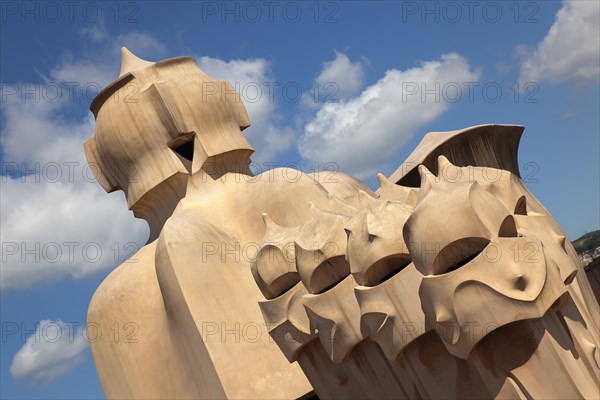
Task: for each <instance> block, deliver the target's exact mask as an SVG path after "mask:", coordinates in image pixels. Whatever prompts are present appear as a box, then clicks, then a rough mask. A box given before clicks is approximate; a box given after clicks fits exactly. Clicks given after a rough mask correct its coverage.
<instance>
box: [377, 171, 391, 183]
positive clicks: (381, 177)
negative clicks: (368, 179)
mask: <svg viewBox="0 0 600 400" xmlns="http://www.w3.org/2000/svg"><path fill="white" fill-rule="evenodd" d="M377 181H378V182H379V186H381V187H383V186H384V185H386V184H387V183H388V182H389V181H388V178H387V177H386V176H385V175H384V174H382V173H381V172H378V173H377Z"/></svg>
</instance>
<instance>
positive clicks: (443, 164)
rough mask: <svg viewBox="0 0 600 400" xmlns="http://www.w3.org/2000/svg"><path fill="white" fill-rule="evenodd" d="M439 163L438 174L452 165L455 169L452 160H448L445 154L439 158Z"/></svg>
mask: <svg viewBox="0 0 600 400" xmlns="http://www.w3.org/2000/svg"><path fill="white" fill-rule="evenodd" d="M437 162H438V172H439V171H442V170H443V169H444V168H446V166H448V165H451V166H453V167H454V164H452V163H451V162H450V160H448V158H447V157H446V156H445V155H443V154H442V155H440V156H438V159H437Z"/></svg>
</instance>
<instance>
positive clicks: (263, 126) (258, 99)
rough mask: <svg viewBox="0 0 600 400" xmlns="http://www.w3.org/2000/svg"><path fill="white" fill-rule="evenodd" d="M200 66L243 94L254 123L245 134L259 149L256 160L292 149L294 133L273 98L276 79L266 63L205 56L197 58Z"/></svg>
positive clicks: (209, 74)
mask: <svg viewBox="0 0 600 400" xmlns="http://www.w3.org/2000/svg"><path fill="white" fill-rule="evenodd" d="M198 64H199V66H200V68H201V69H202V70H203V71H204V72H205V73H206V74H207V75H208V76H210V77H211V78H214V79H225V80H227V81H229V82H230V83H231V84H232V85H233V86H234V87H235V88H236V90H237V91H238V93H239V94H240V97H241V98H242V101H243V102H244V105H245V106H246V110H247V111H248V116H249V117H250V123H251V124H252V125H251V126H250V127H249V128H248V129H246V130H245V131H244V134H245V135H246V136H247V138H248V141H249V142H250V144H252V146H253V147H254V148H255V149H256V153H255V154H254V155H253V157H252V159H253V160H254V161H256V162H259V163H260V162H266V161H273V160H274V158H275V156H276V155H277V154H278V153H281V152H282V151H285V150H287V149H289V148H290V147H291V145H292V142H293V140H294V131H293V129H292V128H290V127H288V126H284V125H283V124H282V123H281V122H280V120H281V117H280V115H279V114H278V112H277V104H276V102H275V100H276V96H275V95H274V90H275V86H274V84H275V83H276V80H275V78H274V77H273V74H272V73H271V70H270V65H269V62H268V61H267V60H265V59H261V58H259V59H248V60H230V61H224V60H220V59H218V58H211V57H206V56H205V57H198Z"/></svg>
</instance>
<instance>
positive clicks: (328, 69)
mask: <svg viewBox="0 0 600 400" xmlns="http://www.w3.org/2000/svg"><path fill="white" fill-rule="evenodd" d="M364 75H365V71H364V65H363V63H362V62H360V61H357V62H352V61H350V59H349V58H348V56H346V55H345V54H344V53H340V52H339V51H336V52H335V58H334V59H333V60H332V61H327V62H326V63H324V64H323V70H322V71H321V73H320V74H319V76H317V79H316V82H317V83H318V84H319V85H320V88H321V89H323V88H324V86H325V85H326V84H327V83H333V84H334V85H335V86H336V87H337V93H336V95H335V96H336V98H337V99H346V98H348V97H350V96H354V95H355V94H357V92H358V90H359V89H360V87H361V86H362V83H363V78H364Z"/></svg>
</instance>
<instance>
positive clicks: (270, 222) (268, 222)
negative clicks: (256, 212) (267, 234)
mask: <svg viewBox="0 0 600 400" xmlns="http://www.w3.org/2000/svg"><path fill="white" fill-rule="evenodd" d="M262 220H263V222H264V223H265V226H266V227H267V230H269V228H271V227H273V225H275V222H273V220H272V219H271V217H269V214H267V213H262Z"/></svg>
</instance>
